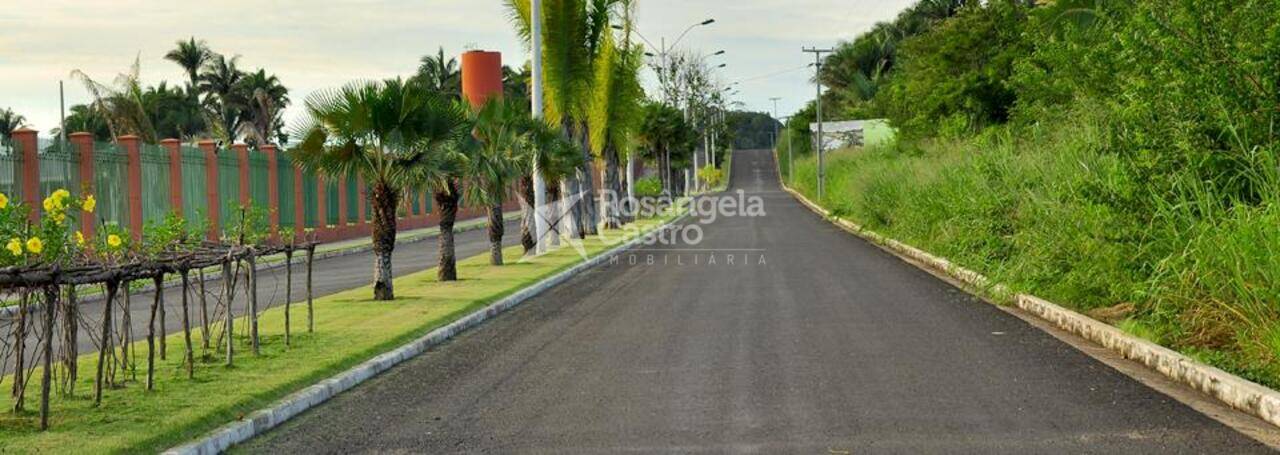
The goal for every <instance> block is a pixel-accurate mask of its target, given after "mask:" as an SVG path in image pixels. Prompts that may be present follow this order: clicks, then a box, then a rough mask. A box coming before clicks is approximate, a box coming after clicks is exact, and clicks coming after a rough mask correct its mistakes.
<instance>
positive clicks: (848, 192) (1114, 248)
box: [784, 111, 1280, 387]
mask: <svg viewBox="0 0 1280 455" xmlns="http://www.w3.org/2000/svg"><path fill="white" fill-rule="evenodd" d="M1046 124H1049V125H1053V127H1052V128H1049V127H1042V126H1039V125H1033V126H1028V127H1019V128H1016V129H1015V127H999V128H993V129H989V130H987V131H985V132H984V133H982V134H979V135H977V136H974V137H969V138H964V139H932V140H928V141H924V142H920V143H916V144H913V145H911V146H909V147H908V146H902V145H898V144H886V145H882V146H874V147H869V148H866V149H851V150H844V151H840V152H834V153H830V154H828V160H827V163H828V168H827V178H828V181H827V188H828V191H827V192H826V195H825V197H824V198H823V199H822V200H821V201H819V203H820V204H823V205H824V206H826V207H828V208H829V209H830V210H833V211H834V212H835V213H837V214H839V215H841V216H844V217H847V218H850V219H853V220H856V221H858V222H860V223H862V224H864V225H866V226H867V227H869V228H871V229H874V230H876V231H878V232H881V233H883V234H886V235H889V236H892V237H895V238H898V239H900V240H903V241H906V242H908V243H912V244H914V245H916V246H919V247H921V248H924V249H926V250H929V251H931V252H933V253H935V254H940V255H943V256H946V257H949V258H951V259H953V260H955V261H957V262H958V263H960V264H964V265H965V266H967V267H971V268H973V269H976V270H979V271H981V272H983V273H985V274H987V275H988V276H990V277H992V278H993V279H996V280H998V281H1001V282H1003V283H1006V284H1008V285H1010V286H1011V287H1013V288H1014V289H1016V290H1018V291H1022V292H1029V293H1033V294H1036V295H1040V296H1043V297H1046V298H1049V299H1051V300H1054V301H1057V302H1059V303H1062V304H1064V305H1068V306H1072V307H1074V308H1076V309H1078V310H1081V311H1084V312H1086V313H1089V314H1091V315H1094V316H1095V317H1098V318H1099V319H1103V320H1105V321H1107V322H1111V323H1114V324H1116V325H1117V326H1119V327H1121V328H1123V329H1125V330H1127V331H1130V332H1132V333H1135V334H1137V335H1139V336H1143V337H1144V338H1148V339H1151V340H1152V341H1155V342H1158V343H1161V344H1164V345H1166V346H1169V347H1172V348H1175V349H1178V350H1181V351H1183V352H1185V353H1188V354H1190V355H1193V356H1195V357H1198V358H1200V359H1202V360H1204V361H1206V362H1210V363H1212V364H1215V365H1217V366H1219V367H1221V368H1224V369H1227V370H1230V371H1234V372H1237V373H1240V374H1242V375H1244V376H1246V377H1249V378H1251V379H1254V380H1257V381H1259V382H1262V383H1265V384H1268V385H1270V386H1272V387H1276V386H1280V361H1278V360H1277V355H1278V354H1280V322H1278V321H1280V303H1278V302H1280V207H1278V206H1277V202H1280V200H1277V198H1280V184H1278V183H1277V182H1280V178H1278V177H1280V171H1277V166H1276V160H1275V156H1274V152H1264V151H1258V152H1255V153H1253V154H1252V155H1251V156H1252V158H1250V159H1252V160H1254V162H1253V163H1250V165H1249V166H1248V168H1249V169H1252V170H1253V173H1252V174H1251V175H1249V176H1248V177H1247V178H1249V179H1251V182H1250V184H1252V185H1256V186H1258V187H1263V188H1269V189H1270V191H1268V192H1265V193H1266V194H1267V195H1268V196H1266V197H1265V198H1264V200H1263V201H1261V203H1258V202H1256V201H1248V202H1241V201H1235V200H1232V199H1231V197H1230V196H1228V195H1227V194H1226V192H1220V191H1218V190H1215V188H1216V186H1215V185H1210V184H1205V183H1203V182H1200V181H1199V180H1197V179H1196V178H1193V177H1190V176H1192V175H1195V174H1194V173H1187V174H1186V175H1187V176H1188V177H1186V178H1181V179H1174V181H1176V182H1177V184H1176V185H1173V186H1172V187H1163V186H1155V185H1152V184H1150V182H1147V181H1144V180H1142V179H1141V178H1139V177H1138V176H1137V175H1136V174H1135V172H1133V170H1132V169H1133V167H1132V166H1131V165H1130V163H1129V162H1128V161H1126V158H1125V157H1124V155H1123V154H1117V153H1108V152H1106V151H1105V150H1107V147H1106V146H1105V144H1106V141H1107V131H1106V130H1105V125H1107V124H1108V122H1106V121H1105V120H1104V119H1103V118H1102V117H1101V116H1094V115H1090V114H1089V113H1088V112H1087V111H1086V112H1080V113H1077V115H1075V116H1073V117H1068V118H1067V120H1064V121H1057V122H1049V123H1046ZM815 165H816V163H815V162H814V160H813V158H812V157H809V156H806V157H805V158H804V159H797V162H796V169H795V182H793V186H794V187H796V188H797V189H799V190H800V191H802V192H804V193H806V195H807V196H809V197H811V198H812V197H814V195H815V193H816V169H815ZM784 175H785V174H784ZM1134 201H1138V202H1137V203H1135V202H1134ZM1135 207H1136V208H1135Z"/></svg>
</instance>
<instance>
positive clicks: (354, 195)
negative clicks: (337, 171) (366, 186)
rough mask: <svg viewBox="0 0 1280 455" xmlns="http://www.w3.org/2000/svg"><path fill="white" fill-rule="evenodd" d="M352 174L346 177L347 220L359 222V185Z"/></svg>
mask: <svg viewBox="0 0 1280 455" xmlns="http://www.w3.org/2000/svg"><path fill="white" fill-rule="evenodd" d="M357 182H358V179H356V177H355V176H354V175H352V176H348V177H347V222H350V223H358V222H360V220H359V217H360V187H359V186H357V185H356V183H357Z"/></svg>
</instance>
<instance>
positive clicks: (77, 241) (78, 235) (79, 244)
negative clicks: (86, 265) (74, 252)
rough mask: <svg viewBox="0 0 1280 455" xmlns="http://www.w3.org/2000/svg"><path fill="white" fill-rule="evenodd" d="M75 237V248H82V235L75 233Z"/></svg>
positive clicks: (78, 232)
mask: <svg viewBox="0 0 1280 455" xmlns="http://www.w3.org/2000/svg"><path fill="white" fill-rule="evenodd" d="M75 237H76V246H78V247H81V248H83V247H84V234H82V233H80V231H76V235H75Z"/></svg>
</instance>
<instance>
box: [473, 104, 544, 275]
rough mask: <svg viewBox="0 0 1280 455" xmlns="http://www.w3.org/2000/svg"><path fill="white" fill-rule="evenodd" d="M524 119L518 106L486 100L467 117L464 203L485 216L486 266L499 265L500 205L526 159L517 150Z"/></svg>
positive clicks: (500, 250) (501, 226)
mask: <svg viewBox="0 0 1280 455" xmlns="http://www.w3.org/2000/svg"><path fill="white" fill-rule="evenodd" d="M527 115H528V113H527V112H524V111H523V110H522V109H520V105H518V104H516V103H515V102H512V101H504V100H503V99H500V98H493V99H490V100H489V102H487V103H485V104H484V105H483V106H481V107H480V108H479V109H477V110H475V111H474V112H473V114H472V116H471V122H472V135H471V137H469V138H468V139H469V140H471V142H473V144H474V145H473V147H472V153H469V154H468V158H469V159H468V160H467V161H466V163H467V165H466V168H465V173H466V175H467V176H468V184H467V189H469V190H470V191H468V192H467V199H468V200H470V201H471V202H473V203H475V204H479V205H482V206H484V207H486V209H487V210H488V215H489V222H488V227H489V263H490V264H493V265H502V262H503V261H502V237H503V235H504V234H505V232H504V231H505V226H503V217H502V203H503V202H505V201H506V199H507V195H508V194H509V191H510V189H511V184H512V183H513V182H514V181H515V180H516V178H518V177H520V176H521V175H522V172H521V171H522V170H523V166H522V164H523V163H525V162H528V161H530V158H531V157H530V156H527V155H526V154H525V153H524V152H525V151H526V149H525V148H524V147H520V145H519V143H520V142H521V141H522V140H523V137H522V131H521V128H522V125H521V122H522V120H523V117H526V116H527Z"/></svg>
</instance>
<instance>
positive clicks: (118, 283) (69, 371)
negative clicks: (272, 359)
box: [0, 242, 316, 430]
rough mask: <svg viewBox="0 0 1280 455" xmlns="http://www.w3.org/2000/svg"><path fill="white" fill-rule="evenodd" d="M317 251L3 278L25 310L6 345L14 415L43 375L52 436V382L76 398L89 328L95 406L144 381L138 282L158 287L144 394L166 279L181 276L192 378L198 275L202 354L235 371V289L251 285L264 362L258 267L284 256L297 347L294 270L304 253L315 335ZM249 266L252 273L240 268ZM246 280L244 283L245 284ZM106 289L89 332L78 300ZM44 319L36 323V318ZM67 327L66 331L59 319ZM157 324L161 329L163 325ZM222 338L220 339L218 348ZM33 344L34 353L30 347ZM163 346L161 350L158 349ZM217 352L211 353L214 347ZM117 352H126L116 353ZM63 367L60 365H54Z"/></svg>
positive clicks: (211, 255)
mask: <svg viewBox="0 0 1280 455" xmlns="http://www.w3.org/2000/svg"><path fill="white" fill-rule="evenodd" d="M315 247H316V244H315V243H314V242H308V243H305V244H300V245H292V244H291V245H259V246H243V245H231V244H225V243H213V242H205V243H202V244H200V245H197V246H194V247H192V248H189V249H187V250H186V251H181V252H174V253H165V254H161V255H159V256H156V257H148V258H142V257H136V256H127V257H125V258H122V259H120V260H117V261H114V262H112V263H106V262H83V263H75V264H70V265H49V264H33V265H24V266H14V267H4V268H0V293H6V294H9V295H16V296H17V297H18V308H17V310H16V311H15V312H13V313H12V315H11V316H9V317H8V318H7V319H8V321H0V322H8V325H9V326H10V327H11V330H10V333H9V336H8V337H4V342H3V343H0V365H11V366H12V368H11V369H10V371H11V372H12V374H13V386H12V389H11V391H10V393H11V394H12V397H13V402H14V406H13V411H15V412H17V411H23V410H24V408H25V402H24V401H25V395H26V390H27V388H28V385H29V384H30V381H31V379H32V376H33V375H34V373H35V371H36V370H40V371H41V375H40V429H42V430H43V429H47V428H48V426H49V397H50V394H51V392H52V389H53V387H54V384H53V383H54V376H55V374H60V375H61V378H60V379H59V383H61V384H62V387H63V392H62V393H66V394H68V395H74V393H75V388H74V384H75V382H76V379H77V376H78V373H79V372H78V371H77V370H78V368H77V361H78V358H79V352H78V342H79V339H78V337H79V336H80V335H81V330H80V328H81V326H85V328H86V329H93V330H85V333H87V334H88V336H90V337H91V339H92V340H93V341H94V343H95V344H96V345H97V348H98V363H97V369H96V371H95V372H94V374H95V378H94V392H93V394H94V405H95V406H98V405H100V404H101V402H102V394H103V390H104V389H106V388H109V387H111V386H114V385H115V384H116V380H117V378H118V377H122V376H123V375H124V373H125V372H126V371H128V372H130V373H132V374H133V375H135V376H134V378H135V379H136V375H137V373H138V369H137V367H136V362H137V361H138V359H137V357H136V356H134V353H133V352H132V349H133V346H132V345H133V341H134V340H133V334H132V324H131V322H130V320H129V315H130V308H129V306H130V305H131V304H132V302H131V298H130V297H131V294H130V292H129V284H130V283H133V282H136V281H143V280H146V281H150V282H151V283H152V284H153V285H154V287H155V292H154V294H155V297H154V299H152V302H150V304H151V309H150V318H149V321H148V324H147V334H146V340H147V343H146V348H147V353H146V358H145V361H146V368H145V386H146V388H147V389H148V390H150V389H152V388H154V386H155V361H156V356H157V354H158V355H159V356H160V359H161V360H163V359H164V358H165V354H166V346H165V339H166V333H165V331H166V330H165V327H164V321H166V319H165V315H164V311H165V310H164V308H165V302H164V294H165V293H164V288H165V286H164V284H165V278H166V276H172V275H177V276H178V283H179V284H178V286H179V287H180V288H181V290H182V297H181V308H182V315H181V318H180V320H181V323H182V331H183V357H184V360H183V362H184V364H185V367H186V373H187V376H188V377H189V378H193V377H194V375H195V347H194V344H195V341H193V340H192V337H191V331H192V321H193V318H192V314H191V310H192V309H191V302H190V295H191V291H192V289H191V287H192V279H191V274H192V272H194V273H195V274H196V279H195V281H196V283H195V284H196V286H197V291H198V293H197V295H198V296H199V297H198V299H197V303H198V304H199V306H200V308H199V312H198V322H199V324H200V325H201V327H200V328H201V329H202V330H201V335H202V337H201V340H199V341H200V343H201V345H202V349H203V350H204V351H205V352H208V351H209V350H210V348H211V347H212V346H223V347H225V351H226V363H227V365H231V364H232V363H234V361H235V346H234V344H235V342H234V331H233V328H234V327H233V325H234V322H233V321H234V318H235V312H234V310H233V306H232V304H233V302H234V299H235V293H236V288H237V286H238V285H239V284H243V290H244V293H245V296H246V299H247V302H246V313H245V315H244V316H245V317H246V319H247V323H248V328H247V333H248V335H249V338H250V344H251V346H252V352H253V353H254V354H255V355H256V354H257V353H258V352H259V346H260V339H259V330H258V316H259V314H260V312H261V310H262V309H260V308H259V307H258V299H257V296H258V292H257V285H258V278H257V272H258V271H257V269H256V265H257V263H258V259H259V258H262V257H264V256H269V255H275V254H283V255H284V257H285V266H284V267H285V275H286V277H285V280H286V294H285V305H284V311H285V315H284V317H285V338H284V339H285V343H286V344H289V343H290V342H291V339H290V334H291V328H290V327H289V324H290V322H291V317H290V314H289V312H290V309H291V305H290V304H291V303H292V302H291V300H292V296H293V294H292V289H291V286H292V283H293V265H292V261H293V258H294V255H295V254H296V253H297V252H304V253H305V254H306V255H307V257H306V261H305V267H306V269H305V272H306V303H307V308H306V309H307V330H308V331H311V330H312V328H313V324H312V319H313V316H312V315H313V310H312V299H313V295H312V289H311V275H312V266H313V264H314V260H313V258H314V256H315ZM242 265H244V266H242ZM215 267H216V268H217V270H220V274H221V278H222V280H223V287H222V291H221V299H220V300H221V302H220V304H218V305H217V306H216V307H215V308H214V312H213V314H212V315H211V314H210V312H209V306H208V303H209V300H210V299H209V298H208V296H209V294H208V293H206V287H205V282H206V270H207V269H211V268H215ZM241 273H243V277H244V279H243V280H240V279H239V278H240V275H241ZM93 286H102V287H103V289H104V294H105V300H104V301H103V309H102V313H101V319H100V320H99V321H98V324H97V327H90V324H89V323H88V321H87V319H86V318H85V315H82V314H81V312H80V308H79V306H78V304H79V302H80V300H81V299H80V298H79V297H78V291H79V290H81V289H84V288H87V287H93ZM117 310H120V319H121V320H120V322H121V324H120V328H119V329H116V328H114V327H113V323H114V319H115V317H114V314H113V313H115V312H116V311H117ZM219 313H221V314H220V315H221V317H222V320H223V321H224V322H223V327H222V329H223V330H221V331H217V333H216V335H215V334H214V333H213V332H214V331H215V330H214V328H213V327H212V325H213V324H214V321H216V320H218V317H219ZM36 316H38V317H36ZM59 317H61V325H60V326H59V325H58V322H59V321H58V318H59ZM157 317H158V318H159V319H160V321H159V324H157ZM55 327H60V328H61V339H60V340H55V339H54V334H55ZM215 336H216V338H214V337H215ZM55 341H58V344H60V347H61V352H60V355H59V356H57V359H56V360H55V353H54V350H55V349H54V344H55ZM32 342H34V344H32ZM157 342H158V344H157ZM211 343H212V344H211ZM117 349H118V350H119V352H118V353H117ZM55 362H57V363H55Z"/></svg>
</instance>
